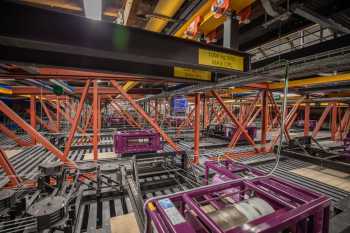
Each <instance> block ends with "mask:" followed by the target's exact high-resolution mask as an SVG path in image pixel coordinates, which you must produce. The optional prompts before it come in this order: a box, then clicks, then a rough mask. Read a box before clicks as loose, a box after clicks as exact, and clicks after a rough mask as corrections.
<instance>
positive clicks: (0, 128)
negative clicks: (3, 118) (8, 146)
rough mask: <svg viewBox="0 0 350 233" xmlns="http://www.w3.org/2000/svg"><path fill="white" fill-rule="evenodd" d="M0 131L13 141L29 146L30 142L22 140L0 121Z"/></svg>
mask: <svg viewBox="0 0 350 233" xmlns="http://www.w3.org/2000/svg"><path fill="white" fill-rule="evenodd" d="M0 132H2V133H3V134H5V136H7V137H8V138H10V139H12V140H13V141H15V142H16V143H17V144H18V145H20V146H30V145H31V143H29V142H27V141H24V140H23V139H21V138H20V137H18V136H17V135H16V134H15V133H14V132H12V131H11V130H10V129H9V128H7V127H6V126H5V125H4V124H2V123H0Z"/></svg>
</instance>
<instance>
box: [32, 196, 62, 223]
mask: <svg viewBox="0 0 350 233" xmlns="http://www.w3.org/2000/svg"><path fill="white" fill-rule="evenodd" d="M66 203H67V199H66V198H65V197H63V196H51V197H46V198H44V199H42V200H40V201H38V202H36V203H35V204H33V205H32V206H30V207H29V209H28V210H27V214H29V215H30V216H33V217H35V218H36V219H37V224H38V225H37V227H38V230H43V229H47V228H49V227H52V225H54V224H55V223H57V222H58V221H60V220H62V219H63V218H64V217H65V216H66V212H67V211H66Z"/></svg>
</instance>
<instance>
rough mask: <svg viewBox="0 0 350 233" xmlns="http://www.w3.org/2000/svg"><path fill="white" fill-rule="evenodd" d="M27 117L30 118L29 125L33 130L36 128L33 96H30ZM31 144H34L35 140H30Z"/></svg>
mask: <svg viewBox="0 0 350 233" xmlns="http://www.w3.org/2000/svg"><path fill="white" fill-rule="evenodd" d="M29 117H30V125H31V126H32V127H33V129H35V128H36V108H35V96H33V95H31V96H30V107H29ZM32 143H33V144H35V143H36V142H35V139H34V138H32Z"/></svg>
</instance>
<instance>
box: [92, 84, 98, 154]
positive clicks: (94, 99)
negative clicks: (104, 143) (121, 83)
mask: <svg viewBox="0 0 350 233" xmlns="http://www.w3.org/2000/svg"><path fill="white" fill-rule="evenodd" d="M97 85H98V84H97V80H94V88H93V96H92V114H93V115H92V129H93V138H92V153H93V156H94V160H98V86H97Z"/></svg>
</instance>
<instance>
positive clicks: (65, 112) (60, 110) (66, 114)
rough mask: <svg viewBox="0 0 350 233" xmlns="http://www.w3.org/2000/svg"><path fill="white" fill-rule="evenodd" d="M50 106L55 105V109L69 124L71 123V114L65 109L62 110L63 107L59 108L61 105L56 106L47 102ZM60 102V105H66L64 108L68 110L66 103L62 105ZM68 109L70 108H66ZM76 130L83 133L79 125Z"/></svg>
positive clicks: (72, 120)
mask: <svg viewBox="0 0 350 233" xmlns="http://www.w3.org/2000/svg"><path fill="white" fill-rule="evenodd" d="M49 103H50V104H51V105H52V106H54V107H56V111H57V110H58V111H59V114H60V115H62V116H63V117H64V118H65V119H66V120H67V121H68V122H69V123H70V124H71V125H73V123H74V119H73V118H71V116H70V115H69V114H68V113H67V111H63V109H61V106H58V107H57V106H56V105H55V104H54V103H51V102H49ZM60 104H62V107H64V106H66V109H67V110H68V108H69V107H67V106H68V105H63V103H60ZM68 111H70V110H68ZM77 129H78V131H79V132H81V133H83V129H82V128H81V127H79V126H78V128H77Z"/></svg>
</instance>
